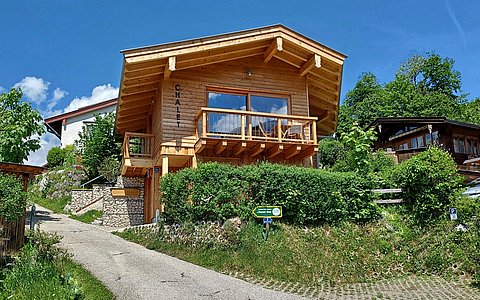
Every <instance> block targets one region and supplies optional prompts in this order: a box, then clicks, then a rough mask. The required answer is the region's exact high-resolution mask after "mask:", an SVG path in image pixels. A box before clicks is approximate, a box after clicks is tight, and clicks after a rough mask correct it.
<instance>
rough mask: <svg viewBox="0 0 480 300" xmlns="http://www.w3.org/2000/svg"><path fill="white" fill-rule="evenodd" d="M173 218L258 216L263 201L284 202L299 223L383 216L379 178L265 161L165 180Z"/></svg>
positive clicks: (286, 214)
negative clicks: (377, 199) (375, 191)
mask: <svg viewBox="0 0 480 300" xmlns="http://www.w3.org/2000/svg"><path fill="white" fill-rule="evenodd" d="M160 185H161V190H162V191H163V196H162V201H163V202H164V203H165V205H166V211H165V216H166V218H167V221H169V222H179V223H183V222H197V221H217V220H221V221H223V220H226V219H229V218H232V217H236V216H238V217H240V218H241V219H243V220H245V219H250V218H252V210H253V209H254V208H255V206H257V205H281V206H283V220H285V221H286V222H290V223H294V224H322V223H335V222H339V221H343V220H350V221H355V222H364V221H369V220H372V219H375V218H376V217H377V216H378V213H377V206H376V205H375V204H374V203H373V202H372V197H373V195H372V193H370V192H369V190H370V189H371V188H372V187H373V185H374V181H373V180H372V179H371V178H362V177H360V176H358V174H355V173H349V172H345V173H334V172H328V171H324V170H317V169H308V168H300V167H293V166H284V165H275V164H270V163H261V164H257V165H245V166H240V167H234V166H231V165H225V164H219V163H206V164H201V165H199V167H198V168H197V169H184V170H182V171H179V172H177V173H171V174H168V175H167V176H165V177H162V179H161V181H160Z"/></svg>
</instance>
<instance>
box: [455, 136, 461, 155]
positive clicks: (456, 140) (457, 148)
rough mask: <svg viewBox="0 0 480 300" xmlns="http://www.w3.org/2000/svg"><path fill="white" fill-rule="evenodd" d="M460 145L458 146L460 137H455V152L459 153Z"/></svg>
mask: <svg viewBox="0 0 480 300" xmlns="http://www.w3.org/2000/svg"><path fill="white" fill-rule="evenodd" d="M459 150H460V149H459V147H458V139H457V138H453V151H454V152H455V153H459Z"/></svg>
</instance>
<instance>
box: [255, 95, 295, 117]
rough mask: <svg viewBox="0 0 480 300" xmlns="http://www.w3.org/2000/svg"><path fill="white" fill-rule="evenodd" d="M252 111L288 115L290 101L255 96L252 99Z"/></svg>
mask: <svg viewBox="0 0 480 300" xmlns="http://www.w3.org/2000/svg"><path fill="white" fill-rule="evenodd" d="M250 100H251V105H252V111H258V112H264V113H272V114H280V115H286V114H288V100H287V99H286V98H276V97H265V96H255V95H252V96H251V97H250Z"/></svg>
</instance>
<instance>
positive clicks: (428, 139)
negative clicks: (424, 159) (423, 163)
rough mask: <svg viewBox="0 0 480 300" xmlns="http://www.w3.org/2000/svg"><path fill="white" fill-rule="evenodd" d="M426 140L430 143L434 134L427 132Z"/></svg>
mask: <svg viewBox="0 0 480 300" xmlns="http://www.w3.org/2000/svg"><path fill="white" fill-rule="evenodd" d="M425 141H426V143H427V145H430V144H431V143H432V135H431V134H430V133H427V134H426V135H425Z"/></svg>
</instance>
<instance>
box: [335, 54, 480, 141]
mask: <svg viewBox="0 0 480 300" xmlns="http://www.w3.org/2000/svg"><path fill="white" fill-rule="evenodd" d="M453 65H454V61H453V60H452V59H450V58H441V57H440V56H439V55H437V54H434V53H428V54H427V55H425V56H421V55H413V56H412V57H410V58H409V59H408V60H407V61H406V62H404V63H403V64H402V65H401V66H400V67H399V69H398V71H397V73H396V74H395V79H394V80H393V81H391V82H389V83H386V84H381V83H380V82H379V81H378V79H377V77H376V76H375V75H374V74H372V73H364V74H362V75H361V76H360V77H359V80H358V82H357V84H356V85H355V87H354V88H353V90H351V91H349V92H348V93H347V95H346V97H345V99H344V103H343V105H342V106H341V107H340V110H339V128H338V131H339V132H346V131H349V128H351V127H352V125H353V123H354V122H356V123H358V125H359V126H361V127H366V126H368V125H369V124H370V123H371V122H373V121H374V120H375V119H376V118H380V117H413V116H444V117H447V118H449V119H453V120H459V121H466V122H473V123H476V124H480V120H479V117H478V111H479V109H480V108H479V107H480V104H479V102H480V101H477V100H476V101H473V102H471V103H468V102H467V101H466V95H462V94H460V93H461V75H460V73H459V72H458V71H456V70H454V69H453Z"/></svg>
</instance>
